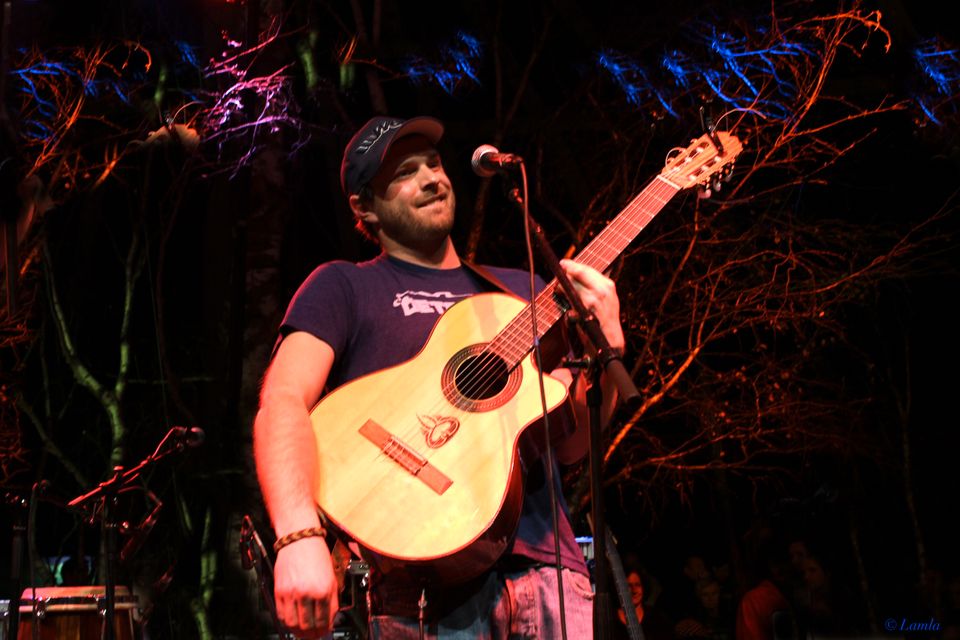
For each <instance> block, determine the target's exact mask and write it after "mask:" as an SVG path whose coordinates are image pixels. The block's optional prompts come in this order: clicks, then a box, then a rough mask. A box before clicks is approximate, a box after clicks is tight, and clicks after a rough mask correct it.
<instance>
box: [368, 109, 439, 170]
mask: <svg viewBox="0 0 960 640" xmlns="http://www.w3.org/2000/svg"><path fill="white" fill-rule="evenodd" d="M412 135H422V136H424V137H425V138H426V139H427V140H429V141H430V142H431V143H433V144H437V143H438V142H440V138H442V137H443V123H441V122H440V121H439V120H437V119H436V118H431V117H429V116H417V117H416V118H410V119H409V120H407V121H406V122H404V123H403V124H402V125H400V128H399V129H397V130H396V132H395V133H394V134H393V136H392V137H391V138H390V142H389V143H388V144H387V145H386V146H385V147H384V148H383V151H382V152H381V154H380V160H383V159H384V158H386V157H387V151H389V150H390V147H391V146H393V143H394V142H396V141H397V140H399V139H400V138H406V137H407V136H412Z"/></svg>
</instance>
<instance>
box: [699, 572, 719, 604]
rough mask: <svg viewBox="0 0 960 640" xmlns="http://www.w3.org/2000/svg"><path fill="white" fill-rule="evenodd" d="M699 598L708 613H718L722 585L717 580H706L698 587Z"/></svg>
mask: <svg viewBox="0 0 960 640" xmlns="http://www.w3.org/2000/svg"><path fill="white" fill-rule="evenodd" d="M697 597H698V598H700V604H702V605H703V608H704V609H706V610H707V611H716V610H717V609H718V608H719V607H720V585H719V584H718V583H717V582H716V581H715V580H706V581H704V582H701V583H700V585H698V586H697Z"/></svg>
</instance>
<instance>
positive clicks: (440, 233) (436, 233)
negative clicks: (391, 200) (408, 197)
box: [377, 191, 455, 252]
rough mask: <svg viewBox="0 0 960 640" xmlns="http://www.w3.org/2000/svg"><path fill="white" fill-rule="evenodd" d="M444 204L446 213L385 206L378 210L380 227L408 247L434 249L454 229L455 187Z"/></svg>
mask: <svg viewBox="0 0 960 640" xmlns="http://www.w3.org/2000/svg"><path fill="white" fill-rule="evenodd" d="M441 204H442V206H443V207H444V211H443V212H442V213H436V212H432V211H420V210H418V209H417V208H402V209H395V208H393V207H385V208H383V209H382V210H381V211H379V212H378V213H377V219H378V221H379V222H380V229H381V230H382V231H383V233H384V234H386V235H387V236H389V237H390V238H391V239H393V240H394V241H395V242H398V243H399V244H401V245H403V246H405V247H410V248H413V249H418V250H421V251H425V252H430V251H432V250H433V249H435V248H437V247H439V246H440V244H441V243H443V241H444V240H446V238H447V236H449V235H450V232H451V231H452V230H453V218H454V216H453V212H454V209H455V201H454V196H453V192H452V191H451V192H449V193H448V194H447V197H446V199H445V200H444V201H443V202H442V203H441Z"/></svg>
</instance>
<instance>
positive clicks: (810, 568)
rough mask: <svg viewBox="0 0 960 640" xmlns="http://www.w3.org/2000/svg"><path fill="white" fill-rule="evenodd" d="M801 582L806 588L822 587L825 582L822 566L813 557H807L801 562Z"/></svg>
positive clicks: (825, 577) (825, 576) (825, 575)
mask: <svg viewBox="0 0 960 640" xmlns="http://www.w3.org/2000/svg"><path fill="white" fill-rule="evenodd" d="M803 582H804V584H806V585H807V588H809V589H812V590H816V589H822V588H823V587H825V586H826V584H827V574H826V572H824V570H823V566H822V565H821V564H820V563H819V562H817V561H816V559H814V558H807V560H806V561H805V562H804V563H803Z"/></svg>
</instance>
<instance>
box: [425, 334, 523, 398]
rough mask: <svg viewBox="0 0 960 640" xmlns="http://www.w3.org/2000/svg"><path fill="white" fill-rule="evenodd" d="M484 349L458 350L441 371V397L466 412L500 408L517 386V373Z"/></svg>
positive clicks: (518, 379)
mask: <svg viewBox="0 0 960 640" xmlns="http://www.w3.org/2000/svg"><path fill="white" fill-rule="evenodd" d="M483 348H484V345H473V346H470V347H467V348H465V349H462V350H460V351H459V352H458V353H457V355H455V356H454V357H453V358H451V359H450V361H449V362H448V363H447V366H446V367H444V370H443V380H442V384H443V393H444V395H445V396H446V397H447V400H449V401H450V402H451V403H452V404H454V405H456V406H457V407H459V408H461V409H466V410H468V411H489V410H490V409H496V408H497V407H500V406H502V405H503V404H504V403H505V402H506V401H507V400H509V399H510V398H511V397H513V394H514V393H516V391H517V389H518V388H519V386H520V369H519V367H517V368H514V369H513V370H512V371H511V370H510V369H509V368H508V367H507V363H506V362H504V361H503V359H502V358H500V357H499V356H497V355H494V354H492V353H485V352H484V351H483Z"/></svg>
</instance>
